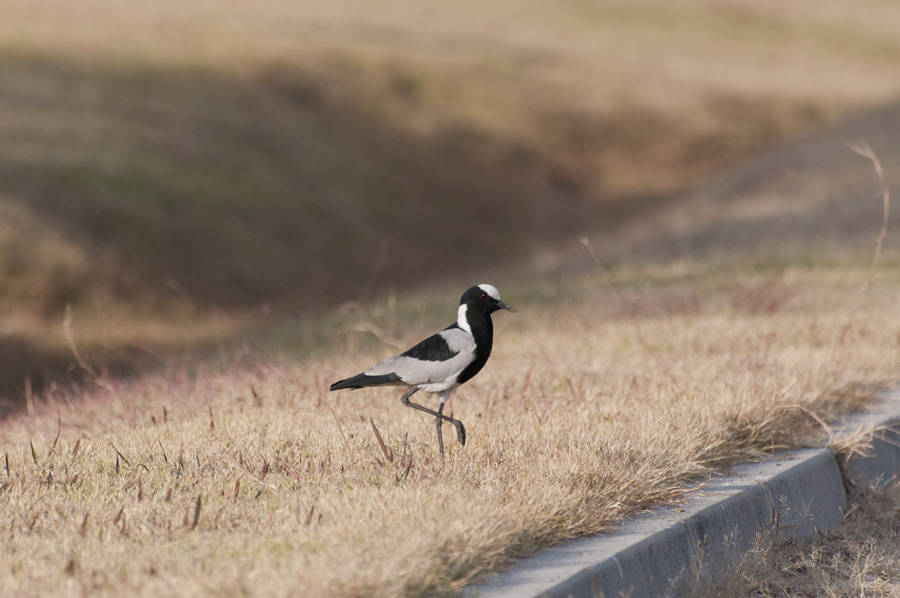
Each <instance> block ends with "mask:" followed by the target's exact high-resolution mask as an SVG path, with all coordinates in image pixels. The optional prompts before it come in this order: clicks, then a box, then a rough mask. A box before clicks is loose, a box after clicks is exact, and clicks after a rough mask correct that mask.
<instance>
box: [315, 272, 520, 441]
mask: <svg viewBox="0 0 900 598" xmlns="http://www.w3.org/2000/svg"><path fill="white" fill-rule="evenodd" d="M501 309H505V310H508V311H511V312H513V313H516V310H515V309H514V308H513V307H511V306H509V305H507V304H506V303H504V302H502V301H500V292H499V291H498V290H497V289H496V288H494V287H493V286H491V285H489V284H480V285H478V286H474V287H472V288H471V289H469V290H467V291H466V292H465V293H463V295H462V298H460V300H459V312H458V315H457V317H456V321H455V322H454V323H453V324H450V325H449V326H447V327H446V328H444V329H443V330H441V331H440V332H438V333H437V334H434V335H432V336H429V337H428V338H426V339H425V340H423V341H422V342H420V343H419V344H417V345H416V346H414V347H412V348H411V349H409V350H407V351H404V352H403V353H401V354H400V355H396V356H394V357H389V358H388V359H385V360H384V361H382V362H381V363H379V364H376V365H374V366H372V367H371V368H369V369H368V370H366V371H365V372H363V373H362V374H357V375H355V376H353V377H352V378H347V379H346V380H340V381H339V382H335V383H334V384H332V385H331V390H341V389H342V388H351V389H352V388H365V387H367V386H384V385H396V386H407V387H409V388H410V390H409V391H408V392H407V393H406V394H404V395H403V396H402V397H400V401H401V402H402V403H403V404H404V405H406V406H407V407H412V408H413V409H418V410H419V411H424V412H425V413H428V414H430V415H433V416H435V420H434V424H435V427H436V428H437V438H438V448H439V449H440V452H441V458H443V457H444V439H443V437H442V436H441V425H442V424H443V422H444V421H447V422H450V423H451V424H453V425H454V426H456V435H457V437H458V438H459V443H460V444H462V445H465V444H466V429H465V427H464V426H463V424H462V422H461V421H459V420H458V419H453V418H452V417H449V416H447V415H444V413H443V412H444V404H445V403H446V402H447V399H449V398H450V394H451V393H452V392H453V391H454V390H456V389H457V388H458V387H459V386H460V385H461V384H464V383H466V382H468V381H469V380H471V379H472V377H473V376H475V374H477V373H478V372H480V371H481V368H483V367H484V364H485V363H487V360H488V357H490V356H491V346H492V345H493V342H494V324H493V322H492V321H491V314H492V313H494V312H495V311H498V310H501ZM420 390H424V391H425V392H427V393H432V394H438V396H439V397H440V405H439V406H438V410H437V411H433V410H431V409H428V408H427V407H423V406H422V405H418V404H416V403H413V402H412V401H410V400H409V397H411V396H412V395H414V394H415V393H416V392H418V391H420Z"/></svg>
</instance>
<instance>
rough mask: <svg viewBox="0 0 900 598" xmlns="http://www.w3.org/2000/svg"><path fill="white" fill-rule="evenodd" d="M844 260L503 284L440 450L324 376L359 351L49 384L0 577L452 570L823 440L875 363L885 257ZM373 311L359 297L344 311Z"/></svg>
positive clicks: (76, 579)
mask: <svg viewBox="0 0 900 598" xmlns="http://www.w3.org/2000/svg"><path fill="white" fill-rule="evenodd" d="M864 278H865V269H864V268H863V269H862V271H861V272H858V273H857V272H852V271H847V270H844V269H841V268H838V267H834V268H824V267H823V268H818V269H817V268H792V269H789V270H785V271H783V272H780V273H777V274H775V275H773V273H771V272H767V271H760V272H758V273H756V274H746V273H744V274H738V273H735V272H733V271H732V270H730V268H729V269H722V270H718V271H716V270H715V269H712V268H710V267H701V266H697V267H680V268H678V267H668V268H652V269H646V270H635V271H631V272H627V273H621V274H606V275H604V274H596V275H592V276H588V277H584V278H581V279H578V280H573V281H569V282H568V283H566V284H560V285H557V286H555V287H553V288H552V289H550V290H548V288H547V287H546V285H543V284H542V285H540V286H539V287H535V288H532V289H530V290H529V289H510V291H509V292H507V293H506V294H505V298H506V299H507V300H509V301H510V302H511V303H514V304H515V303H517V304H518V307H519V314H518V316H511V317H509V318H502V319H501V318H497V320H498V321H497V341H498V342H497V344H496V346H495V351H494V357H493V358H492V360H491V362H490V363H489V365H488V367H487V368H486V371H485V372H484V373H482V374H481V375H480V376H479V377H478V378H476V380H474V381H473V382H472V383H470V384H469V385H467V387H465V388H463V389H461V390H460V391H459V392H458V393H457V396H455V397H454V399H453V400H452V402H451V406H452V411H453V414H454V416H456V417H459V418H461V419H462V420H463V421H464V422H465V423H466V424H467V425H468V428H469V436H470V440H469V443H468V445H467V446H466V447H464V448H462V447H459V446H458V445H457V444H455V443H453V444H451V445H449V452H448V456H447V460H446V461H445V462H443V463H442V462H441V461H440V459H439V457H438V456H437V453H436V446H435V441H434V429H433V425H432V422H431V421H430V420H426V419H423V418H421V417H419V416H418V415H417V414H416V413H415V412H413V411H412V410H410V409H406V408H403V407H402V406H401V405H400V403H399V401H398V394H397V393H396V392H394V391H391V390H365V391H357V392H355V393H352V394H351V393H334V394H329V393H327V392H326V389H327V386H328V383H329V382H330V381H333V380H334V379H337V378H338V377H340V376H341V375H343V374H346V373H347V372H349V371H354V372H355V371H357V370H360V369H363V368H364V366H365V365H366V364H367V363H368V362H370V361H372V359H373V358H374V357H376V356H377V355H373V354H372V352H371V351H368V350H367V351H362V352H357V351H354V352H352V353H347V354H341V353H337V354H333V355H326V356H320V357H318V358H311V359H308V360H305V361H303V362H285V363H272V362H270V363H268V364H264V365H259V366H255V367H248V366H244V367H235V368H233V369H232V370H231V371H229V372H223V373H214V372H207V371H200V372H197V373H196V374H194V375H187V376H186V375H183V374H180V373H178V372H173V373H171V374H169V375H167V376H165V375H158V376H148V377H145V378H143V379H141V380H139V381H136V382H132V383H123V382H117V381H116V380H105V379H100V380H98V381H97V383H96V387H95V388H94V390H92V391H87V392H84V393H83V394H79V395H70V394H67V393H64V392H59V393H55V394H54V393H51V394H49V395H47V396H46V397H45V398H44V399H42V400H41V402H40V404H39V405H37V406H36V407H35V411H34V413H33V414H32V415H26V414H23V415H20V416H15V417H11V418H8V419H7V420H6V421H5V422H4V423H3V425H2V428H0V446H2V451H3V456H2V462H0V465H2V470H0V484H2V485H0V488H2V491H0V513H2V520H3V521H5V522H7V523H6V524H5V525H4V531H3V533H4V542H3V544H2V548H0V551H2V553H0V554H2V556H0V562H2V563H3V568H2V572H0V589H2V592H3V593H4V594H5V595H16V596H23V597H25V596H38V595H47V594H48V593H50V594H54V595H56V594H62V595H123V594H125V595H147V596H150V595H159V594H161V593H164V594H171V595H176V596H190V595H197V594H206V595H210V594H211V595H234V594H246V595H269V596H272V595H275V596H300V595H304V596H326V595H342V596H363V595H365V596H419V595H450V594H453V593H454V592H455V591H456V590H458V589H459V588H460V587H462V586H463V585H464V584H466V583H467V582H468V581H469V580H470V579H472V578H473V577H475V576H477V575H478V574H479V573H482V572H484V571H487V570H490V569H491V568H493V567H495V566H498V565H502V564H503V563H505V562H508V561H509V560H510V559H513V558H516V557H520V556H523V555H527V554H529V553H531V552H533V551H534V550H536V549H538V548H540V547H542V546H547V545H549V544H552V543H554V542H556V541H559V540H561V539H564V538H566V537H571V536H574V535H579V534H584V533H588V532H594V531H599V530H603V529H604V528H606V527H607V526H609V525H610V524H611V523H613V522H615V521H617V520H619V519H621V518H622V517H625V516H628V515H629V514H634V513H637V512H639V511H641V510H642V509H645V508H648V507H650V506H653V505H658V504H664V503H670V502H672V501H677V500H678V499H679V497H681V496H682V495H683V492H684V491H683V485H684V484H685V483H686V482H689V481H696V480H698V479H703V478H704V477H705V476H708V475H711V474H713V473H714V472H716V471H721V470H722V469H723V468H726V469H727V467H728V465H729V464H731V463H735V462H737V461H741V460H747V459H753V458H756V457H758V456H760V455H762V454H763V453H764V452H765V451H768V450H772V449H776V448H786V447H792V446H805V445H809V444H817V443H821V442H822V441H823V440H825V439H826V438H827V434H826V433H825V432H824V430H823V426H826V427H827V425H828V423H829V422H833V421H834V420H835V418H837V417H839V416H840V415H841V414H842V413H846V412H848V411H850V410H853V409H855V408H858V407H859V406H860V405H862V404H863V403H864V401H865V400H866V398H867V397H868V396H869V394H870V393H871V392H872V390H873V389H874V388H877V387H878V386H879V385H882V384H887V383H889V382H892V381H893V380H894V379H895V376H896V373H897V370H896V363H897V359H898V342H897V340H898V337H900V325H898V324H896V323H897V322H898V321H900V320H898V318H897V317H896V310H897V307H896V306H897V302H896V296H897V295H896V288H897V282H898V280H897V275H896V267H895V266H891V267H885V268H883V269H880V270H879V271H878V276H877V278H876V280H875V282H873V284H872V285H871V287H870V288H869V289H868V291H867V292H866V293H865V294H864V295H859V296H855V293H856V292H857V290H858V288H859V284H860V283H861V282H862V280H863V279H864ZM850 281H853V283H852V284H849V282H850ZM453 308H454V305H453V304H452V303H449V304H448V305H447V306H446V309H445V310H444V311H446V312H449V313H450V314H451V317H452V314H453V313H454V312H453ZM394 309H395V310H398V311H399V312H403V311H404V310H405V308H404V306H403V305H402V304H401V305H400V306H399V307H395V308H394ZM347 317H348V320H347V321H346V324H345V326H346V329H348V330H351V329H353V328H355V327H357V326H358V324H359V321H358V320H357V317H358V316H352V315H351V316H347ZM390 320H391V312H390V310H389V306H387V305H383V306H378V307H373V308H372V312H371V313H367V314H366V320H365V322H366V324H368V325H370V326H371V325H377V324H378V323H379V322H390ZM427 324H431V322H430V318H429V321H428V322H427ZM426 329H427V327H426V325H425V324H422V325H421V326H417V327H416V330H414V331H412V330H400V331H399V336H400V338H401V339H402V340H403V341H408V340H413V339H415V338H418V337H419V336H421V335H422V333H423V332H424V331H425V330H426ZM353 334H359V333H352V335H353ZM390 350H391V348H390V347H385V349H384V351H382V352H379V355H383V354H384V353H385V352H389V351H390ZM376 429H377V430H378V434H379V435H380V436H381V438H382V439H383V441H384V445H385V446H384V448H382V447H381V446H380V444H379V442H378V437H377V435H376V432H375V430H376ZM7 463H8V469H7Z"/></svg>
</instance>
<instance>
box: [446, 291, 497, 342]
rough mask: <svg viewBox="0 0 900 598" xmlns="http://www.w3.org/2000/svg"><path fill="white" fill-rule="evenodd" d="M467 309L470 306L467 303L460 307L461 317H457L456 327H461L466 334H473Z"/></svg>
mask: <svg viewBox="0 0 900 598" xmlns="http://www.w3.org/2000/svg"><path fill="white" fill-rule="evenodd" d="M495 290H496V289H495ZM467 309H468V306H467V305H466V304H465V303H463V304H462V305H460V306H459V315H458V316H456V325H457V326H459V327H460V328H462V329H463V330H465V331H466V332H468V333H469V334H472V328H471V327H470V326H469V320H467V319H466V310H467Z"/></svg>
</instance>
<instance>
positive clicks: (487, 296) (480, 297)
mask: <svg viewBox="0 0 900 598" xmlns="http://www.w3.org/2000/svg"><path fill="white" fill-rule="evenodd" d="M459 304H460V305H465V306H467V307H466V309H467V310H470V311H480V312H482V313H486V314H490V313H493V312H495V311H498V310H501V309H505V310H507V311H511V312H513V313H517V312H516V308H514V307H513V306H511V305H507V304H506V303H504V302H502V301H500V291H498V290H497V288H496V287H494V286H492V285H489V284H480V285H477V286H474V287H472V288H471V289H469V290H467V291H466V292H465V293H463V296H462V297H461V298H460V299H459Z"/></svg>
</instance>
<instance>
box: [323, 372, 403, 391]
mask: <svg viewBox="0 0 900 598" xmlns="http://www.w3.org/2000/svg"><path fill="white" fill-rule="evenodd" d="M402 382H403V381H402V380H400V377H399V376H398V375H397V374H394V373H391V374H384V375H383V376H368V375H366V374H357V375H355V376H353V377H352V378H347V379H346V380H338V381H337V382H335V383H334V384H332V385H331V388H330V389H329V390H341V389H342V388H365V387H366V386H380V385H382V384H401V383H402Z"/></svg>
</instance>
